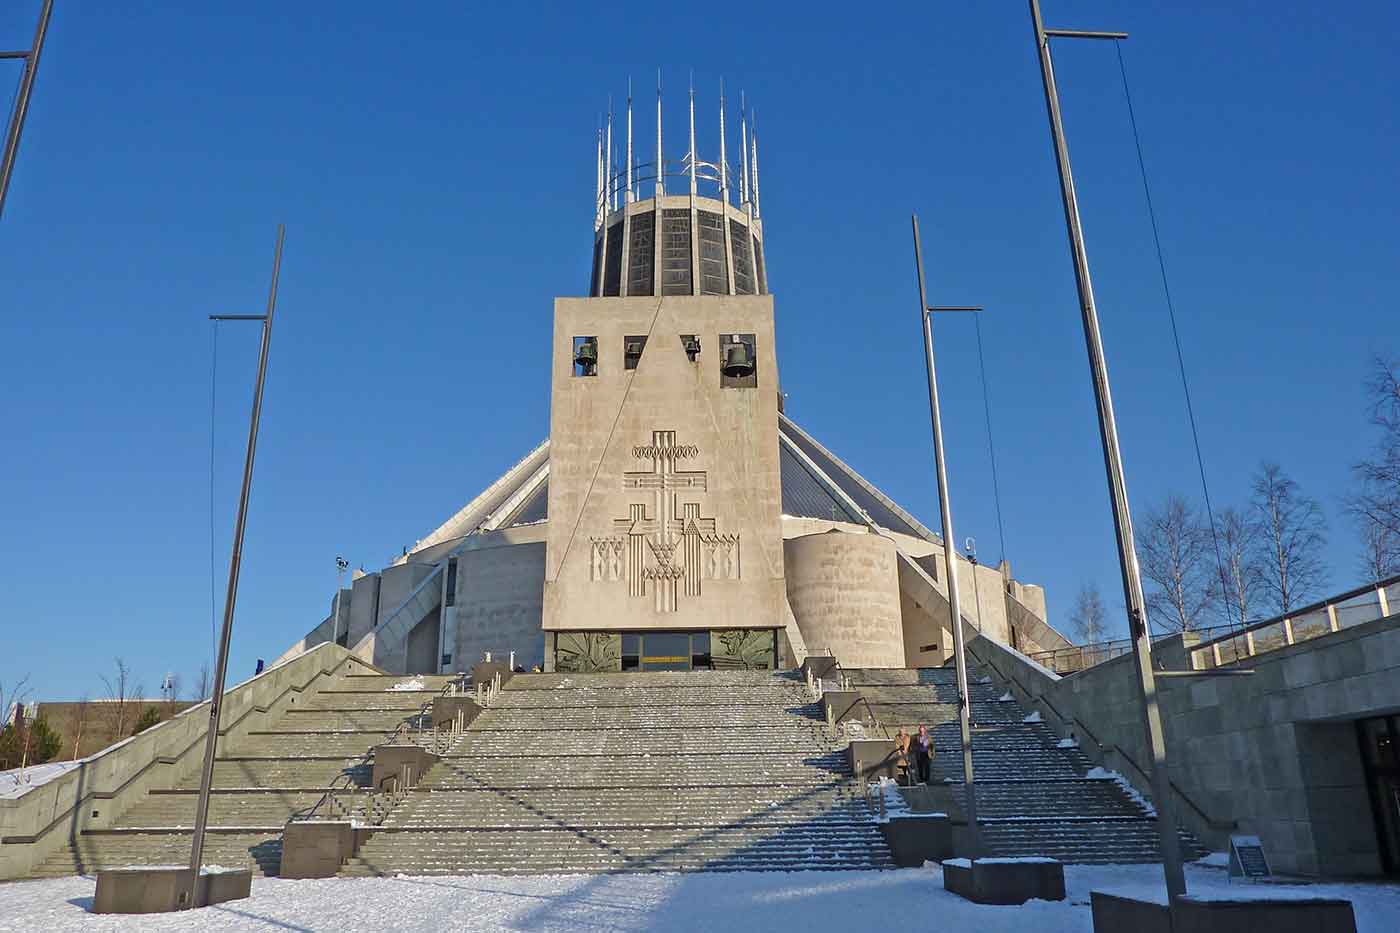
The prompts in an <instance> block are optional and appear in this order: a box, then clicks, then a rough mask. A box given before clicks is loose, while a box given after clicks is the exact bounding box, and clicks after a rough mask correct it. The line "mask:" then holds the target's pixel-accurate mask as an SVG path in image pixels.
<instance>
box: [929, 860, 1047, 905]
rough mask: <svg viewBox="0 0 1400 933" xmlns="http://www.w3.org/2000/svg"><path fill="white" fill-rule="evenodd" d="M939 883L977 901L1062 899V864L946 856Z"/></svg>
mask: <svg viewBox="0 0 1400 933" xmlns="http://www.w3.org/2000/svg"><path fill="white" fill-rule="evenodd" d="M943 887H944V888H945V889H946V890H948V891H951V892H953V893H954V894H956V895H958V896H960V897H965V898H967V899H968V900H969V901H973V902H975V903H978V904H1024V903H1025V902H1026V901H1030V900H1042V901H1062V900H1064V899H1065V867H1064V865H1062V864H1060V863H1059V862H1058V861H1056V860H1055V859H1052V858H1047V859H976V860H974V861H969V860H967V859H948V860H947V861H945V862H944V863H943Z"/></svg>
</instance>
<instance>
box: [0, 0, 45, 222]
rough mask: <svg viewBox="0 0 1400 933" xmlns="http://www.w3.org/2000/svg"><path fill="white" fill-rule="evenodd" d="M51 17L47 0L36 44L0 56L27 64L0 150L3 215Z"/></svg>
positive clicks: (42, 11)
mask: <svg viewBox="0 0 1400 933" xmlns="http://www.w3.org/2000/svg"><path fill="white" fill-rule="evenodd" d="M52 14H53V0H44V6H43V8H42V9H40V11H39V25H38V27H36V28H35V30H34V44H33V45H31V46H30V47H29V48H28V49H27V50H25V51H21V52H4V53H3V54H0V58H17V59H20V60H21V61H23V62H24V70H23V71H22V72H20V79H19V91H18V92H17V93H16V95H15V106H14V110H13V111H12V112H11V114H10V125H9V128H8V130H6V132H5V143H4V147H3V148H0V214H3V213H4V212H5V194H6V192H7V191H9V190H10V175H11V174H12V173H13V172H14V170H15V161H16V159H17V158H18V157H19V138H20V133H22V132H23V131H24V117H25V115H26V114H28V113H29V96H30V94H31V93H32V92H33V90H34V78H35V77H36V76H37V75H38V73H39V56H40V54H42V53H43V51H44V36H45V34H46V33H47V32H48V31H49V17H50V16H51V15H52Z"/></svg>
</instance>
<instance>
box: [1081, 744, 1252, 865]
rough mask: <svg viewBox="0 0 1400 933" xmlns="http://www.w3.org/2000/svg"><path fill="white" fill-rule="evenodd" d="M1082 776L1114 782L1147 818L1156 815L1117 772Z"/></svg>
mask: <svg viewBox="0 0 1400 933" xmlns="http://www.w3.org/2000/svg"><path fill="white" fill-rule="evenodd" d="M1084 776H1085V777H1086V778H1088V779H1089V780H1091V781H1112V782H1114V783H1115V784H1117V785H1118V786H1119V787H1120V788H1122V789H1123V793H1125V794H1127V795H1128V797H1129V798H1130V799H1131V800H1132V801H1133V803H1135V804H1137V805H1138V806H1140V807H1142V808H1143V810H1145V811H1147V815H1148V816H1156V815H1157V808H1156V807H1154V806H1152V802H1151V801H1150V800H1148V799H1147V798H1146V797H1144V796H1143V795H1142V794H1140V793H1138V789H1137V788H1136V787H1134V786H1133V785H1132V783H1131V782H1130V781H1129V780H1128V779H1127V778H1125V777H1123V775H1121V774H1119V773H1118V772H1117V771H1110V770H1108V769H1107V768H1102V767H1097V768H1090V769H1089V773H1088V774H1086V775H1084ZM1227 864H1228V862H1227Z"/></svg>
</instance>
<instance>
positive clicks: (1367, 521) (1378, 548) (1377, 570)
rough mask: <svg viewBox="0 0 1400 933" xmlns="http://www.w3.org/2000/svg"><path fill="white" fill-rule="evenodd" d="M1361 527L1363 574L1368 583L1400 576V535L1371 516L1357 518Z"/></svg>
mask: <svg viewBox="0 0 1400 933" xmlns="http://www.w3.org/2000/svg"><path fill="white" fill-rule="evenodd" d="M1357 522H1358V524H1360V525H1361V572H1362V573H1363V574H1364V575H1365V577H1366V580H1367V581H1368V582H1373V581H1377V580H1384V579H1386V578H1387V577H1393V576H1395V575H1396V574H1400V534H1396V533H1395V532H1393V531H1391V530H1390V529H1389V528H1387V527H1385V526H1384V525H1382V524H1381V523H1380V522H1378V521H1375V520H1373V519H1372V518H1370V517H1369V516H1366V515H1360V516H1358V517H1357Z"/></svg>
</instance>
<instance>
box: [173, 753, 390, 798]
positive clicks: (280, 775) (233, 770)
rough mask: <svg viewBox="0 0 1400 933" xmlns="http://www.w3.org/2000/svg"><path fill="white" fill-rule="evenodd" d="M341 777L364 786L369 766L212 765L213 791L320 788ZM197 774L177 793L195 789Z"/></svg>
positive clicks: (304, 761) (313, 761)
mask: <svg viewBox="0 0 1400 933" xmlns="http://www.w3.org/2000/svg"><path fill="white" fill-rule="evenodd" d="M341 775H348V776H349V777H350V779H351V780H352V781H353V782H354V783H356V784H359V785H361V786H368V785H369V779H370V766H369V765H368V764H365V765H355V764H354V763H353V759H347V758H344V757H339V756H337V757H334V758H251V757H239V758H220V759H219V760H217V761H215V762H214V784H213V786H214V787H216V788H224V789H232V788H249V787H262V788H271V789H277V788H295V789H305V788H323V787H327V786H329V785H330V783H331V782H332V781H334V780H335V779H336V778H338V777H339V776H341ZM199 779H200V775H199V772H198V771H196V772H195V773H193V774H190V775H187V776H186V777H185V778H184V779H183V780H182V781H180V783H179V784H178V785H176V789H179V790H195V789H198V787H199Z"/></svg>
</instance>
